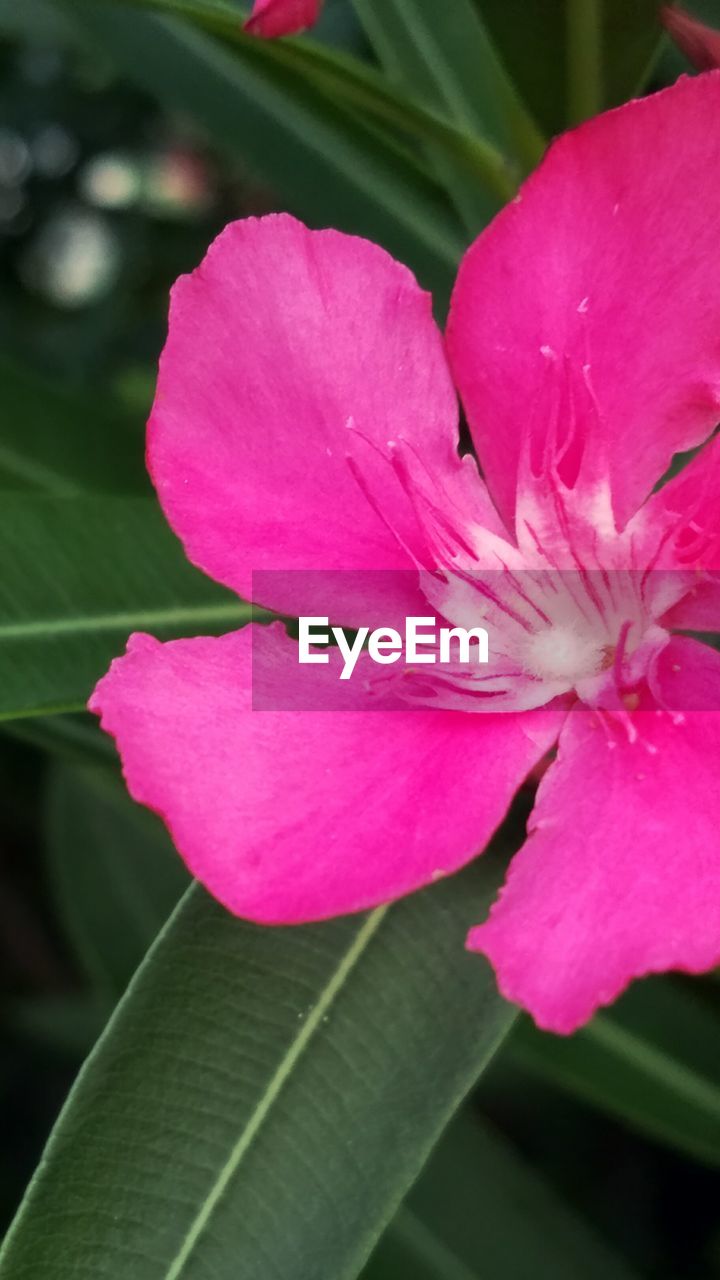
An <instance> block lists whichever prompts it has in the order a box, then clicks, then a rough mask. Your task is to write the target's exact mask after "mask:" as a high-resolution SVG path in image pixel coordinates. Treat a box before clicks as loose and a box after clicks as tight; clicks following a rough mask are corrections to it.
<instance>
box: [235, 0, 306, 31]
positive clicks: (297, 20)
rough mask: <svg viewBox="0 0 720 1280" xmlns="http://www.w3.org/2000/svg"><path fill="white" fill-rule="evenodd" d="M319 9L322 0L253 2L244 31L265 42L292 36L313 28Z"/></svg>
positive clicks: (262, 0)
mask: <svg viewBox="0 0 720 1280" xmlns="http://www.w3.org/2000/svg"><path fill="white" fill-rule="evenodd" d="M321 9H322V0H255V3H254V4H253V8H252V13H251V14H250V17H249V18H248V19H247V21H246V23H245V28H244V29H245V31H249V32H250V34H251V35H255V36H263V37H264V38H265V39H266V40H272V39H274V38H275V37H276V36H294V35H297V34H298V32H300V31H307V29H308V27H313V26H314V25H315V23H316V22H317V20H318V18H319V17H320V10H321Z"/></svg>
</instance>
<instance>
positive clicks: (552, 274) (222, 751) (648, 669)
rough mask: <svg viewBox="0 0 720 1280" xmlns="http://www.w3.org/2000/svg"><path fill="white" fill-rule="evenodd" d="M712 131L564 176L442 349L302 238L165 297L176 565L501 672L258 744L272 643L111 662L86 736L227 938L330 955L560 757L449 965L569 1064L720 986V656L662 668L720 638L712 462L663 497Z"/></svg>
mask: <svg viewBox="0 0 720 1280" xmlns="http://www.w3.org/2000/svg"><path fill="white" fill-rule="evenodd" d="M719 112H720V74H717V75H716V74H715V73H710V74H708V75H706V76H702V77H700V78H697V79H694V80H689V79H684V80H681V81H680V82H679V83H678V84H677V85H676V86H675V87H673V88H671V89H668V90H666V91H665V92H663V93H659V94H657V95H655V96H654V97H651V98H647V99H643V100H641V101H638V102H632V103H630V104H629V105H627V106H625V107H622V108H620V109H619V110H617V111H612V112H610V113H608V114H607V115H604V116H601V117H599V118H598V119H596V120H594V121H591V122H590V123H588V124H586V125H583V126H582V127H581V128H579V129H577V130H576V131H574V132H572V133H569V134H567V135H565V136H564V137H562V138H561V139H560V140H559V141H557V142H556V143H555V144H554V145H553V146H552V147H551V149H550V151H549V153H548V155H547V157H546V159H545V161H544V162H543V164H542V165H541V166H540V168H539V170H538V171H537V173H536V174H535V175H534V176H533V177H531V178H530V180H529V181H528V182H527V183H526V185H525V187H524V188H523V190H522V193H521V195H520V196H518V198H517V199H516V200H515V201H513V202H512V203H511V204H510V205H509V206H508V207H507V208H506V209H504V210H503V211H502V213H500V215H499V216H498V217H497V218H496V219H495V221H494V222H493V223H492V225H491V226H490V227H489V228H488V230H487V231H486V232H485V233H484V234H483V235H481V236H480V238H479V239H478V240H477V241H476V242H475V244H473V246H472V247H471V249H470V250H469V252H468V254H467V256H466V257H465V259H464V261H463V263H462V266H461V268H460V273H459V276H458V281H457V284H456V287H455V292H454V296H453V302H452V309H451V315H450V320H449V324H448V332H447V345H446V348H444V347H443V342H442V339H441V337H440V335H439V333H438V331H437V329H436V327H435V325H434V322H433V319H432V315H431V310H430V302H429V299H428V297H427V295H425V294H424V293H423V292H421V290H420V289H419V288H418V286H417V284H416V282H415V280H414V279H413V277H412V276H411V274H410V273H409V272H408V271H407V270H406V269H405V268H404V267H402V266H400V265H398V264H397V263H396V262H394V261H393V260H392V259H391V258H390V257H389V256H388V255H387V254H386V253H385V252H384V251H383V250H381V249H379V248H377V247H376V246H374V245H372V244H369V243H367V242H365V241H363V240H359V239H354V238H352V237H350V236H346V235H341V234H339V233H338V232H335V231H318V232H312V231H308V230H307V229H306V228H305V227H303V226H302V225H301V224H300V223H298V222H296V221H295V220H294V219H292V218H290V217H287V216H274V217H269V218H264V219H260V220H254V219H250V220H248V221H245V222H239V223H234V224H233V225H231V226H229V227H228V228H227V229H226V230H225V231H224V232H223V233H222V235H220V236H219V237H218V239H217V240H216V241H215V243H214V244H213V245H212V247H211V249H210V251H209V253H208V255H207V257H206V258H205V261H204V262H203V263H202V265H201V266H200V267H199V268H198V270H197V271H195V272H193V274H192V275H190V276H186V277H184V278H183V279H181V280H180V281H179V282H178V284H177V285H176V287H175V289H174V291H173V298H172V307H171V314H170V332H169V338H168V342H167V345H166V348H165V351H164V354H163V357H162V362H161V366H160V375H159V383H158V392H157V399H156V401H155V406H154V409H153V413H152V417H151V421H150V428H149V442H148V456H149V465H150V469H151V473H152V476H153V479H154V482H155V485H156V487H157V491H158V495H159V498H160V501H161V503H162V505H163V508H164V511H165V513H166V515H167V518H168V520H169V521H170V524H171V525H172V527H173V529H174V530H175V531H176V533H177V534H178V535H179V536H180V537H181V539H182V540H183V543H184V545H185V549H186V551H187V554H188V556H189V557H190V559H191V560H192V561H193V562H194V563H195V564H197V565H198V566H200V567H201V568H202V569H204V570H205V571H206V572H207V573H208V574H210V575H211V576H212V577H214V578H216V579H218V580H219V581H220V582H222V583H225V584H226V585H227V586H229V587H231V588H233V589H234V590H236V591H237V592H238V593H239V594H240V595H241V596H243V597H245V598H248V597H249V596H250V594H251V589H252V573H253V571H257V582H259V583H260V584H261V587H260V601H259V602H260V603H261V604H263V605H266V606H268V607H271V608H274V609H276V610H277V611H279V612H282V613H287V614H295V615H298V614H307V613H312V612H316V611H319V612H327V609H326V608H322V603H321V602H319V601H315V602H313V601H312V600H310V601H309V600H308V583H309V582H312V581H313V579H312V577H311V576H309V575H308V574H307V573H306V572H304V571H309V570H322V571H326V572H328V573H329V572H330V571H333V574H330V577H331V579H332V582H333V593H334V594H333V601H334V612H335V617H334V618H333V619H332V620H333V621H335V622H340V623H345V624H347V625H351V626H352V625H360V624H373V625H379V624H381V623H383V624H385V625H393V624H394V623H395V622H396V621H397V620H400V619H403V618H405V617H406V616H407V615H408V614H411V615H420V616H421V615H424V614H428V613H436V614H439V615H440V616H442V617H444V618H446V619H449V620H450V622H451V623H461V624H462V625H468V619H469V618H471V619H474V620H475V621H481V620H482V619H483V618H485V619H487V620H488V629H489V631H490V635H491V636H494V637H495V641H496V646H499V648H498V649H497V651H496V652H495V654H494V655H491V657H492V658H493V660H492V661H491V664H490V666H489V667H486V668H482V669H481V671H482V675H480V676H478V673H477V669H475V672H474V674H469V673H468V669H467V668H452V669H445V670H442V671H439V672H438V674H437V676H435V677H433V678H431V679H429V680H427V679H423V680H422V681H420V680H419V679H418V680H415V678H414V677H411V678H410V679H409V681H408V682H407V684H403V683H402V682H401V681H399V680H395V681H393V678H392V677H388V682H387V683H383V682H382V681H380V682H378V681H377V680H374V681H373V680H366V679H364V678H363V679H360V680H355V679H353V680H351V681H350V682H348V683H347V684H343V685H342V700H341V699H340V692H339V691H340V684H339V683H338V681H337V679H336V678H335V677H336V672H335V671H333V669H332V667H316V666H313V667H311V668H308V669H303V670H304V671H305V674H304V675H303V677H302V678H303V679H309V678H310V675H311V676H312V681H313V682H315V683H314V684H313V688H316V690H317V694H318V699H320V696H321V695H322V696H323V697H324V699H325V701H324V702H323V705H324V706H328V705H333V700H334V699H335V698H336V697H337V699H338V701H337V703H336V704H334V705H336V706H337V708H338V709H336V710H335V711H333V712H331V713H328V711H327V710H317V709H309V710H300V709H298V710H288V709H286V710H263V711H258V710H253V708H252V698H253V694H254V695H255V697H256V698H258V697H259V698H260V699H261V700H262V696H263V691H267V690H270V691H271V694H272V696H274V697H278V696H279V697H280V701H281V702H282V701H283V699H284V704H283V705H285V706H286V707H292V706H293V705H296V706H298V707H300V706H301V705H302V699H301V698H300V696H299V693H298V691H299V690H300V688H301V684H300V681H299V677H298V667H297V662H296V650H295V646H294V643H293V642H292V641H291V640H290V639H288V638H287V636H286V634H285V631H284V629H283V627H282V626H281V625H280V624H279V623H276V624H273V625H272V626H271V627H267V628H264V627H259V626H255V625H253V626H251V627H247V628H245V629H244V630H241V631H239V632H236V633H234V634H231V635H226V636H224V637H222V638H219V639H213V638H198V639H194V640H178V641H174V642H171V643H167V644H161V643H160V642H159V641H157V640H155V639H153V638H151V637H150V636H146V635H136V636H133V637H131V640H130V643H129V646H128V652H127V654H126V655H125V656H124V657H122V658H120V659H118V660H117V661H115V662H114V663H113V664H112V667H111V669H110V672H109V673H108V675H106V676H105V678H104V679H103V680H101V681H100V684H99V685H98V687H97V689H96V691H95V693H94V695H93V698H92V701H91V704H90V705H91V707H92V709H93V710H94V711H96V712H98V713H101V714H102V722H103V725H104V727H105V728H106V729H107V730H108V731H109V732H110V733H112V734H113V735H114V736H115V738H116V740H117V743H118V746H119V749H120V752H121V755H122V759H123V764H124V769H125V776H126V778H127V782H128V786H129V788H130V791H131V793H132V795H133V796H134V797H135V798H136V799H137V800H139V801H141V802H142V803H144V804H146V805H149V806H150V807H151V808H152V809H155V810H156V811H157V812H158V813H160V814H161V815H162V817H163V818H164V820H165V822H166V823H167V825H168V827H169V829H170V831H171V833H172V835H173V838H174V840H175V843H176V844H177V847H178V849H179V850H180V852H181V853H182V855H183V857H184V858H185V860H186V862H187V864H188V866H189V868H190V870H191V871H192V872H193V874H194V875H196V876H197V877H198V878H199V879H200V880H201V881H202V882H203V883H204V884H205V885H206V886H207V887H208V889H209V890H210V892H211V893H213V894H214V895H215V896H216V897H217V898H219V899H220V901H221V902H223V903H224V904H225V905H226V906H227V907H228V908H229V909H230V910H231V911H233V912H235V913H237V914H238V915H242V916H245V917H249V918H250V919H253V920H256V921H261V922H267V923H273V924H278V923H283V924H286V923H294V922H300V921H307V920H316V919H321V918H325V917H328V916H333V915H336V914H340V913H343V912H349V911H358V910H361V909H363V908H368V907H372V906H374V905H375V904H378V903H383V902H387V901H389V900H392V899H394V898H397V897H398V896H400V895H402V894H406V893H409V892H411V891H412V890H414V889H418V888H420V887H421V886H422V885H426V884H428V883H430V882H431V881H432V880H433V879H435V878H436V877H437V876H438V875H445V874H449V873H451V872H453V871H455V870H457V869H458V868H459V867H461V866H462V865H463V864H464V863H466V862H467V861H468V860H469V859H471V858H473V857H474V856H475V855H476V854H477V853H478V852H479V851H480V850H482V849H483V847H484V846H485V844H486V842H487V840H488V838H489V837H490V835H491V834H492V832H493V831H494V830H495V829H496V828H497V826H498V824H499V823H500V821H501V820H502V818H503V816H504V815H505V813H506V812H507V810H508V807H509V805H510V802H511V800H512V797H513V794H514V793H515V791H516V789H517V788H518V787H519V786H520V785H521V784H522V782H523V780H524V779H525V778H526V776H527V775H528V774H529V772H530V771H531V770H533V769H534V768H535V767H536V766H537V765H538V763H539V762H540V761H541V760H543V758H544V757H545V756H546V755H547V752H548V750H549V749H550V748H551V747H552V746H553V744H554V743H556V742H557V743H558V754H557V759H556V760H555V761H554V763H553V764H552V765H551V766H550V768H549V769H548V770H547V772H546V773H545V775H544V776H543V778H542V781H541V783H540V786H539V790H538V795H537V801H536V805H535V810H534V813H533V815H532V818H531V820H530V824H529V832H530V833H529V838H528V840H527V843H526V844H525V846H524V848H523V849H522V850H521V851H520V853H519V854H517V856H516V857H515V859H514V861H513V863H512V866H511V870H510V873H509V878H508V881H507V884H506V886H505V889H504V890H503V892H502V895H501V897H500V900H499V901H498V902H497V903H496V905H495V907H494V909H493V911H492V913H491V915H490V918H489V920H488V921H486V922H485V923H484V924H482V925H480V926H479V927H477V928H476V929H474V930H473V931H472V932H471V934H470V939H469V945H470V947H471V949H473V950H478V951H482V952H484V953H485V954H486V955H487V956H488V957H489V958H490V960H491V961H492V963H493V965H494V967H495V969H496V971H497V975H498V981H499V984H500V987H501V990H502V991H503V992H504V994H505V995H506V996H507V997H508V998H509V999H510V1000H513V1001H516V1002H518V1003H520V1004H522V1005H524V1006H525V1007H526V1008H527V1009H529V1010H530V1011H531V1013H532V1014H533V1015H534V1017H535V1018H536V1020H537V1022H538V1023H539V1024H540V1025H542V1026H544V1027H548V1028H551V1029H553V1030H555V1031H560V1032H568V1031H571V1030H572V1029H573V1028H575V1027H577V1026H578V1025H579V1024H580V1023H582V1022H583V1021H584V1020H585V1019H587V1018H588V1017H589V1016H590V1015H591V1013H592V1012H593V1010H594V1009H596V1008H597V1007H598V1005H601V1004H606V1003H608V1002H609V1001H611V1000H613V999H614V998H615V997H616V996H617V994H618V993H619V992H620V991H621V990H622V989H623V988H624V987H625V985H626V984H627V983H628V981H629V980H630V979H631V978H633V977H638V976H640V975H643V974H647V973H651V972H656V971H659V970H664V969H669V968H675V969H682V970H684V971H687V972H691V973H696V972H700V971H703V970H706V969H709V968H711V967H712V966H713V965H715V964H717V963H718V961H719V960H720V841H719V837H718V831H719V829H720V714H718V712H717V710H715V711H713V710H708V708H712V707H714V708H718V707H720V700H719V699H720V655H718V654H717V653H716V652H714V651H713V650H712V649H710V648H708V647H705V646H703V645H702V644H700V643H698V642H696V641H695V640H692V639H690V638H688V637H685V636H682V635H677V634H674V633H675V632H676V631H678V630H679V631H682V630H688V629H706V630H709V629H716V628H717V627H718V622H720V587H719V586H718V579H717V577H716V576H715V571H716V570H718V568H720V518H719V514H718V513H719V512H720V507H719V505H718V499H719V498H720V442H718V441H711V442H710V443H707V444H705V447H704V449H703V451H702V452H701V453H700V455H699V456H698V457H697V458H696V459H695V460H694V461H692V462H690V464H689V465H688V466H687V467H686V468H685V469H684V470H683V471H682V472H681V473H680V474H679V475H678V476H677V477H676V478H675V479H673V480H671V481H669V482H668V483H667V484H665V485H664V487H662V488H661V489H659V490H658V491H656V492H655V493H653V489H654V487H655V486H656V484H657V482H658V480H659V478H660V477H661V476H662V475H663V473H664V472H665V470H666V468H667V466H668V463H669V461H670V459H671V457H672V456H673V454H675V453H676V452H678V451H681V450H688V449H691V448H693V447H695V446H697V445H700V444H701V443H702V442H703V441H705V440H706V439H707V438H708V437H709V435H710V433H711V431H712V429H713V427H714V426H715V423H716V422H717V420H718V417H719V416H720V409H719V405H720V252H718V240H717V228H718V222H719V219H720V182H718V177H717V175H718V173H719V172H720V165H719V163H718V161H719V160H720V132H719V131H718V130H716V129H714V128H710V127H708V122H709V121H712V120H714V119H715V118H716V117H717V116H718V113H719ZM450 371H452V374H453V377H454V382H455V385H456V386H457V388H458V389H459V391H460V394H461V396H462V399H463V402H464V405H465V409H466V413H467V417H468V420H469V424H470V427H471V431H472V435H473V440H474V443H475V446H476V449H477V454H478V457H479V459H480V463H481V466H482V473H483V477H484V478H483V479H481V478H480V475H479V473H478V470H477V467H476V465H475V463H474V461H472V460H471V459H470V458H469V457H464V458H462V459H461V458H460V457H459V456H458V452H457V444H458V418H457V404H456V395H455V390H454V386H453V380H452V379H451V376H450ZM273 571H277V572H273ZM281 571H282V572H281ZM334 571H343V572H334ZM364 571H369V572H364ZM380 571H382V572H380ZM319 580H321V581H324V579H323V577H322V574H320V575H319ZM314 603H315V604H318V603H320V608H319V610H318V609H315V608H314V607H313V604H314ZM251 650H252V662H253V671H252V677H253V686H252V689H251V670H250V664H251ZM376 670H377V669H376ZM308 672H309V673H310V675H308ZM302 688H306V686H302ZM312 705H313V704H311V707H312ZM317 705H320V704H319V702H318V704H317ZM371 707H374V708H375V710H374V712H373V714H366V715H360V714H357V711H358V710H363V709H364V710H367V709H369V708H371Z"/></svg>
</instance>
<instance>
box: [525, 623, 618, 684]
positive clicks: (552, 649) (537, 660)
mask: <svg viewBox="0 0 720 1280" xmlns="http://www.w3.org/2000/svg"><path fill="white" fill-rule="evenodd" d="M614 656H615V646H614V645H612V644H610V643H608V642H607V640H606V639H605V638H603V637H602V636H598V635H592V634H589V633H587V632H583V631H582V630H581V629H580V628H578V627H573V626H569V625H563V626H555V627H546V628H545V629H544V630H542V631H538V632H536V633H535V635H533V636H532V637H531V638H530V640H529V642H528V645H527V648H526V651H525V666H526V670H527V672H528V675H531V676H533V677H534V678H535V679H537V680H550V681H556V680H558V681H561V682H562V683H563V684H564V683H567V684H569V685H571V686H572V685H576V684H577V683H578V682H579V681H581V680H585V679H587V678H588V677H591V676H596V675H599V674H600V672H601V671H607V669H608V668H609V667H611V666H612V663H613V658H614Z"/></svg>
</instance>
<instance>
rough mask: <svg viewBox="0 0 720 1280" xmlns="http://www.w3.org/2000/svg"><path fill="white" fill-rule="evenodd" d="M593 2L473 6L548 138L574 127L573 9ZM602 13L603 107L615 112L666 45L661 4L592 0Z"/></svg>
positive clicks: (520, 0)
mask: <svg viewBox="0 0 720 1280" xmlns="http://www.w3.org/2000/svg"><path fill="white" fill-rule="evenodd" d="M588 2H589V0H553V3H548V2H547V0H474V3H475V4H476V5H477V7H478V9H479V10H480V12H481V14H482V16H483V19H484V21H485V23H486V25H487V28H488V31H489V33H490V36H491V38H492V40H493V42H494V44H495V46H496V48H497V49H498V52H499V54H500V56H501V57H502V59H503V62H504V63H505V66H506V67H507V69H508V72H509V73H510V75H511V76H512V78H513V80H514V82H515V83H516V84H517V86H518V89H519V91H520V93H521V94H522V95H523V99H524V100H525V101H526V102H527V104H528V106H529V107H530V108H531V110H532V111H533V112H534V114H535V116H536V117H537V119H538V120H539V121H540V123H541V125H542V127H543V129H544V130H545V131H546V132H547V133H550V134H552V133H558V132H559V131H560V130H561V129H563V128H565V127H566V126H567V124H568V123H569V122H570V113H569V109H568V108H569V104H568V96H567V83H568V58H569V49H568V6H569V5H577V4H579V5H586V4H587V3H588ZM591 2H592V3H593V4H595V3H597V4H598V8H599V10H600V55H601V62H600V72H599V74H600V105H601V107H603V108H606V107H614V106H617V105H619V103H621V102H625V101H627V99H628V98H630V97H633V96H635V95H636V94H637V93H639V92H640V91H641V89H643V88H644V87H645V85H646V83H647V80H648V77H649V74H650V71H651V68H652V65H653V61H654V59H655V58H656V56H657V53H658V51H659V49H660V45H661V42H662V31H661V28H660V24H659V21H658V11H659V8H660V0H633V3H632V4H628V3H627V0H602V3H599V0H591Z"/></svg>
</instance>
